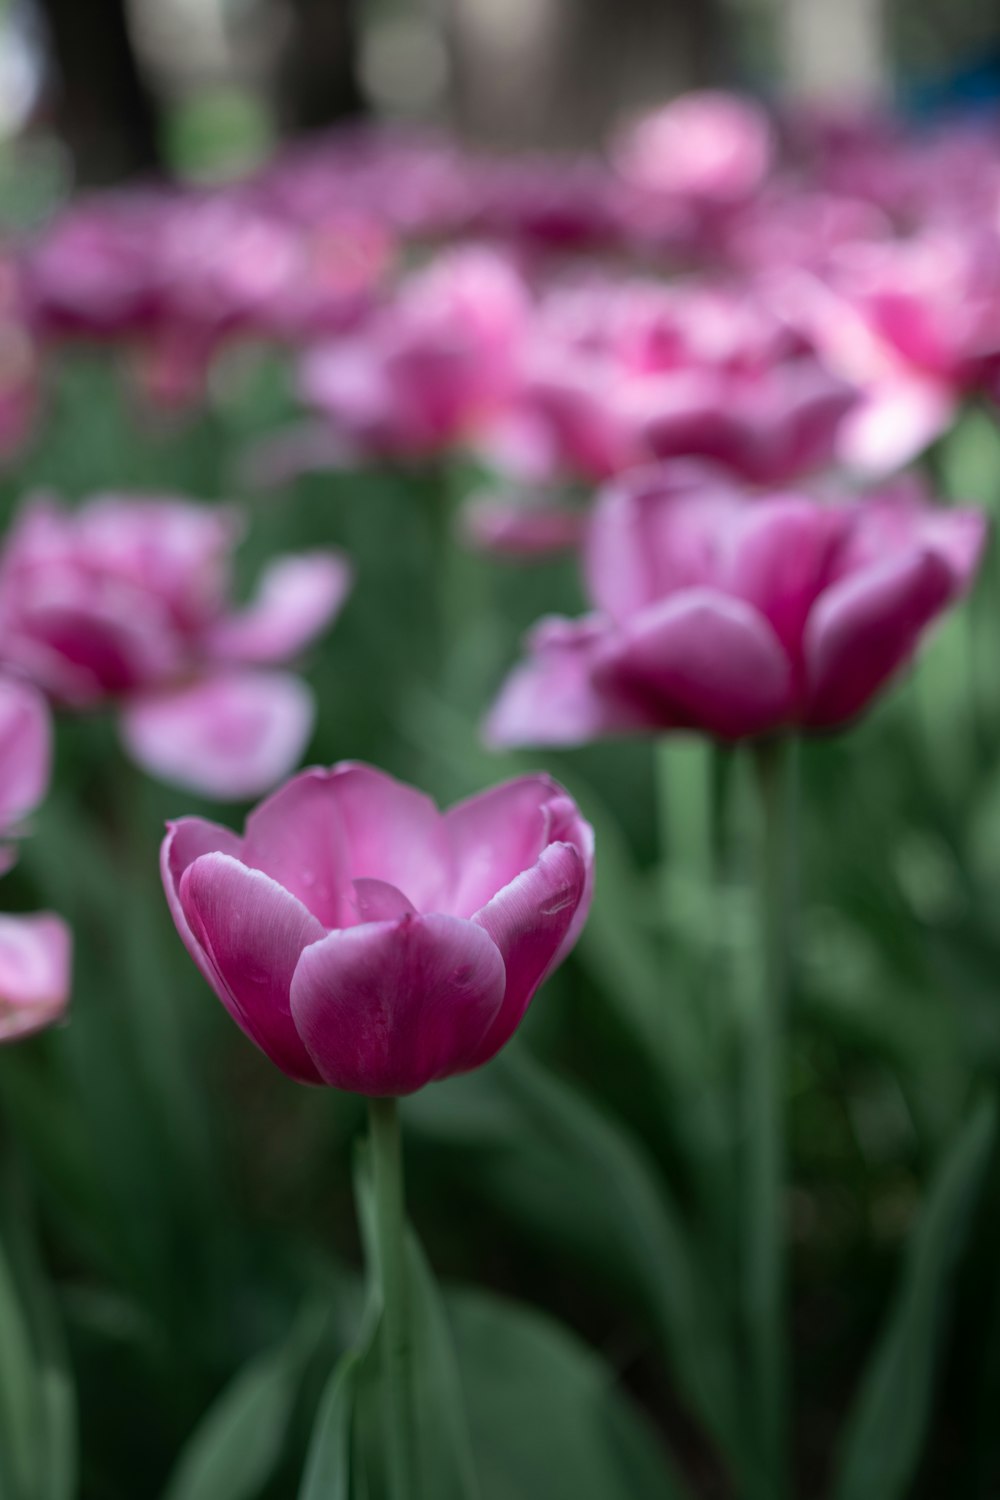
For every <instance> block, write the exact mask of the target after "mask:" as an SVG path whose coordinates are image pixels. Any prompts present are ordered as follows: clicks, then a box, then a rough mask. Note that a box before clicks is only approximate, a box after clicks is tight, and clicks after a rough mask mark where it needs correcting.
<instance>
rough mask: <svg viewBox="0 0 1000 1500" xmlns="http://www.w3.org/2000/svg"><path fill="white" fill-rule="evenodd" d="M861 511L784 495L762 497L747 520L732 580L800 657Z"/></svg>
mask: <svg viewBox="0 0 1000 1500" xmlns="http://www.w3.org/2000/svg"><path fill="white" fill-rule="evenodd" d="M855 514H856V512H855V511H854V510H853V509H848V508H847V507H846V506H839V507H838V506H834V505H828V506H821V505H817V504H816V503H815V501H811V500H800V499H797V498H795V497H792V496H782V497H779V498H776V499H773V500H761V501H760V502H759V503H758V504H757V505H755V506H754V507H753V508H752V509H751V510H750V511H748V512H747V513H746V515H745V516H744V517H743V519H742V524H741V526H740V528H739V532H738V540H737V542H736V546H735V549H734V553H733V557H732V561H731V565H730V568H731V571H730V573H729V576H728V579H727V583H728V585H729V587H730V588H731V589H732V591H733V593H734V594H736V595H737V597H738V598H741V599H745V600H746V601H747V603H748V604H752V605H754V606H755V608H756V609H757V610H759V612H760V613H761V614H762V615H763V616H764V618H765V619H766V620H767V621H768V622H769V624H770V625H771V628H772V629H773V631H774V633H775V635H776V636H777V637H778V639H779V640H780V641H781V644H782V645H783V646H784V648H785V650H786V651H787V652H788V655H789V656H790V657H791V659H792V661H796V662H797V661H798V659H799V656H800V653H801V647H802V631H803V629H804V628H805V623H806V620H807V618H808V616H809V611H810V610H811V609H812V607H813V604H814V603H815V601H816V599H817V598H818V597H819V595H820V594H821V593H822V591H823V589H824V588H825V587H826V585H827V582H828V580H829V576H830V571H831V568H832V567H833V564H834V560H835V556H836V551H837V548H838V545H839V544H840V542H841V540H842V538H843V537H844V535H845V534H846V533H847V532H848V531H849V529H850V527H851V524H852V522H853V520H854V517H855Z"/></svg>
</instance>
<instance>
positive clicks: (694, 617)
mask: <svg viewBox="0 0 1000 1500" xmlns="http://www.w3.org/2000/svg"><path fill="white" fill-rule="evenodd" d="M985 529H986V522H985V519H984V517H983V516H982V515H981V514H980V513H979V512H977V511H972V510H959V509H950V510H941V509H938V508H935V507H934V506H932V505H930V504H928V503H927V502H926V500H925V499H924V498H923V497H922V496H921V495H920V494H919V493H918V492H917V491H916V490H914V489H913V488H908V487H907V488H903V487H901V488H899V489H897V490H895V491H887V492H886V493H884V494H876V495H872V496H869V497H867V498H865V499H862V500H859V501H855V502H852V503H843V504H835V503H831V502H821V501H818V500H816V499H813V498H811V497H809V496H807V495H800V494H775V495H772V496H769V497H767V498H754V497H753V496H752V495H751V494H750V493H749V492H747V491H746V490H744V489H741V488H737V487H735V486H733V485H731V484H730V483H729V482H728V481H726V480H725V478H724V477H721V476H719V475H717V474H713V473H712V472H711V471H708V470H705V469H702V468H700V467H698V466H695V465H684V464H677V465H663V466H662V467H659V468H654V469H650V470H645V471H639V472H637V473H636V474H634V475H630V476H626V477H625V478H624V479H622V480H621V481H619V482H618V483H617V484H613V485H611V486H609V487H608V488H607V489H606V490H605V491H604V493H603V495H602V496H601V497H600V498H599V500H598V503H597V506H596V508H595V511H594V513H593V516H592V519H591V522H590V526H589V530H588V535H587V539H586V543H585V573H586V580H587V585H588V590H589V593H590V597H591V600H592V602H593V604H594V606H595V613H593V614H590V615H588V616H586V617H584V618H583V619H581V620H565V619H557V618H552V619H547V620H543V621H542V622H541V623H540V624H539V625H538V626H537V627H536V628H535V630H534V632H533V633H532V635H531V636H530V637H529V640H528V651H527V658H526V660H525V661H524V662H523V663H522V664H521V665H520V666H518V667H516V668H515V669H514V671H513V672H512V674H511V676H510V677H509V678H508V680H507V682H506V684H505V685H504V687H503V688H502V690H501V692H500V696H499V699H498V701H497V703H496V704H495V706H494V708H493V709H492V711H491V713H490V716H489V720H488V724H487V735H488V737H489V739H490V740H491V741H492V742H493V743H494V744H497V745H521V744H566V745H571V744H579V743H582V742H584V741H587V740H591V739H595V738H598V737H600V736H602V735H608V734H622V733H657V732H662V731H665V730H671V729H696V730H700V731H703V732H705V733H708V734H712V735H716V736H718V737H719V738H721V739H724V740H738V739H743V738H747V737H752V736H758V735H764V734H768V733H772V732H774V731H777V730H780V729H783V728H792V727H795V728H801V729H807V730H809V729H812V730H821V729H832V728H835V727H837V726H839V725H842V724H844V723H846V722H848V721H849V720H851V719H853V718H855V717H856V716H857V715H858V714H859V713H861V712H862V711H863V710H864V709H865V708H866V707H867V706H868V705H869V704H870V702H871V701H872V699H873V698H874V697H875V696H876V694H877V693H878V692H879V691H881V690H882V689H883V688H884V687H885V686H886V685H887V684H888V683H889V682H890V681H891V680H892V679H893V678H894V677H895V676H896V675H897V674H898V673H899V672H900V671H901V669H902V668H903V667H904V666H905V665H906V664H907V663H908V662H909V661H910V660H911V659H912V657H913V655H914V652H915V651H916V649H917V647H918V645H919V644H920V641H921V639H922V638H923V636H924V634H925V632H926V631H927V629H928V628H929V627H930V626H931V625H932V624H933V623H934V621H935V620H936V619H937V618H938V617H939V616H940V615H941V614H942V612H943V611H944V610H946V609H947V608H948V607H949V605H951V604H953V603H954V602H955V601H956V600H957V599H958V598H959V597H961V595H962V594H964V593H965V592H966V590H967V589H968V588H969V586H970V584H971V582H972V579H973V576H974V574H975V570H976V567H977V564H978V562H979V559H980V556H981V553H982V549H983V545H984V540H985Z"/></svg>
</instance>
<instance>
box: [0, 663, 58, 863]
mask: <svg viewBox="0 0 1000 1500" xmlns="http://www.w3.org/2000/svg"><path fill="white" fill-rule="evenodd" d="M51 769H52V722H51V718H50V716H49V710H48V706H47V705H46V702H45V699H44V698H43V697H42V695H41V693H39V692H38V690H37V688H34V687H31V686H30V684H29V683H26V682H21V681H20V680H19V679H18V678H16V677H9V676H6V675H0V834H2V833H6V832H7V831H8V830H10V829H11V828H13V827H15V826H16V825H17V823H18V822H19V821H20V820H21V819H22V818H23V817H25V816H26V815H27V814H28V813H29V812H31V811H32V810H33V808H35V807H36V806H37V805H38V803H39V802H40V801H41V800H42V797H43V796H44V795H45V789H46V787H47V786H48V783H49V773H50V771H51Z"/></svg>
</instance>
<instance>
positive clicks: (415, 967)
mask: <svg viewBox="0 0 1000 1500" xmlns="http://www.w3.org/2000/svg"><path fill="white" fill-rule="evenodd" d="M505 982H506V981H505V973H504V963H503V959H502V958H501V956H500V953H499V951H498V949H497V947H496V945H495V944H494V943H493V942H492V941H491V940H490V938H489V937H488V936H487V935H486V933H485V932H484V931H483V930H482V929H481V928H479V927H476V926H475V925H474V924H473V923H472V922H463V921H460V920H459V919H458V918H457V917H446V916H428V917H404V918H403V919H402V920H401V921H396V922H370V923H366V924H365V925H364V926H361V927H350V928H347V929H345V930H344V931H341V932H331V933H330V934H329V935H328V936H326V937H325V938H323V939H322V940H321V941H319V942H316V943H314V944H313V945H312V947H310V948H307V949H306V951H305V952H304V953H303V955H302V957H301V959H300V960H299V964H298V967H297V969H296V971H295V977H294V979H293V981H292V1014H293V1016H294V1018H295V1024H296V1026H297V1028H298V1031H299V1034H300V1036H301V1037H302V1040H303V1042H304V1043H305V1045H306V1047H307V1049H308V1051H309V1054H310V1056H311V1057H312V1059H313V1061H314V1063H315V1065H316V1067H317V1068H318V1070H319V1072H320V1074H321V1076H322V1077H323V1079H324V1081H325V1082H326V1083H329V1084H332V1085H333V1086H334V1087H335V1088H339V1089H347V1090H349V1091H350V1092H352V1093H357V1094H376V1095H377V1094H410V1093H412V1092H413V1091H414V1090H415V1089H419V1088H422V1087H423V1085H424V1084H425V1083H429V1082H430V1081H431V1080H432V1079H434V1078H444V1077H446V1076H447V1075H448V1074H450V1073H457V1072H461V1071H462V1070H464V1069H465V1068H468V1067H470V1066H471V1065H472V1063H473V1060H474V1058H475V1057H476V1056H477V1052H478V1049H479V1047H480V1046H481V1043H482V1040H483V1037H484V1036H485V1034H486V1032H487V1031H488V1030H489V1027H490V1025H491V1023H492V1021H493V1019H494V1017H495V1016H496V1014H497V1012H498V1011H499V1009H500V1005H501V1002H502V1000H503V995H504V985H505Z"/></svg>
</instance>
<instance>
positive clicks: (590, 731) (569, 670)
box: [483, 616, 653, 747]
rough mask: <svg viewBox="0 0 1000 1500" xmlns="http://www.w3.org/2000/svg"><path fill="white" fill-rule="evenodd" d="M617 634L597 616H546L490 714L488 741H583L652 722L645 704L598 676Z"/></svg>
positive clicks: (485, 731) (508, 743)
mask: <svg viewBox="0 0 1000 1500" xmlns="http://www.w3.org/2000/svg"><path fill="white" fill-rule="evenodd" d="M614 638H615V627H614V626H613V625H612V624H611V622H610V621H605V620H601V619H599V618H597V617H594V616H591V617H589V618H587V619H583V620H578V621H577V620H561V619H556V618H550V619H548V620H543V621H542V622H541V623H540V624H539V625H538V626H536V627H535V629H534V630H533V631H532V633H531V635H530V636H529V637H528V642H527V646H528V656H527V659H526V660H525V661H524V662H522V663H521V665H520V666H517V667H515V668H514V670H513V672H511V674H510V676H509V677H508V678H507V680H506V682H505V683H504V684H503V686H502V687H501V689H500V693H499V696H498V698H497V700H496V702H495V703H494V705H493V707H492V708H491V709H490V712H489V714H488V715H487V718H486V723H485V725H484V727H483V734H484V738H485V739H486V742H487V744H490V745H494V746H497V747H504V746H516V745H583V744H586V743H587V741H588V740H593V739H599V738H601V737H602V736H604V735H610V734H628V733H630V732H633V731H635V730H638V729H648V728H651V727H652V726H653V721H652V720H651V719H650V717H649V715H648V713H646V712H644V710H643V708H642V707H641V706H640V705H638V704H637V703H635V702H634V701H632V700H631V699H629V698H627V697H623V696H622V695H621V694H616V693H615V692H614V691H610V690H605V689H604V688H603V687H602V686H600V685H598V684H597V683H596V682H595V680H594V667H595V664H596V662H597V661H598V660H599V659H600V657H601V654H602V651H603V650H605V649H606V648H607V646H608V643H609V642H610V641H611V640H613V639H614Z"/></svg>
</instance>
